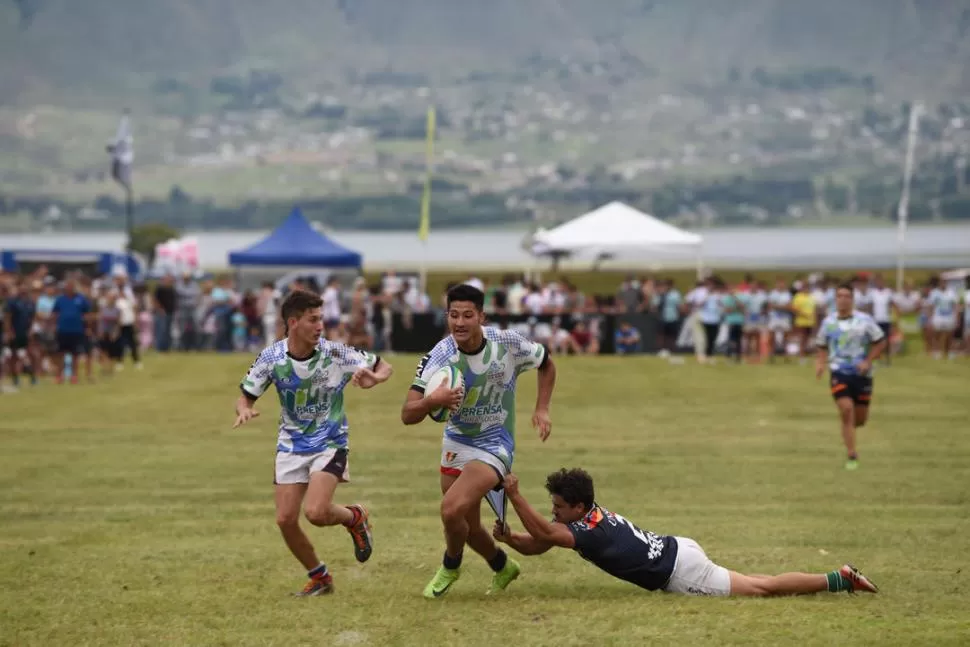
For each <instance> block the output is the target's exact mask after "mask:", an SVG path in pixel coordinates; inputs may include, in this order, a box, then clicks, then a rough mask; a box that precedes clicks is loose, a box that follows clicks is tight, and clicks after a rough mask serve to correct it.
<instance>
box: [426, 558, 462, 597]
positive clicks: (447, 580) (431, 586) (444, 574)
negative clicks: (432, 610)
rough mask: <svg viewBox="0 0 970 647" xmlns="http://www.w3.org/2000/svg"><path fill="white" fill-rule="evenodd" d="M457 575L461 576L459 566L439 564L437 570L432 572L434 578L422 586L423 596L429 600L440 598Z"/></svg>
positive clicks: (456, 579) (455, 579)
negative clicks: (448, 566)
mask: <svg viewBox="0 0 970 647" xmlns="http://www.w3.org/2000/svg"><path fill="white" fill-rule="evenodd" d="M459 577H461V569H460V568H445V567H444V566H440V567H439V568H438V572H437V573H435V574H434V578H432V580H431V581H430V582H428V585H427V586H426V587H424V597H426V598H428V599H429V600H434V599H436V598H440V597H441V596H443V595H444V594H445V593H447V592H448V589H450V588H451V585H452V584H454V583H455V582H457V581H458V578H459Z"/></svg>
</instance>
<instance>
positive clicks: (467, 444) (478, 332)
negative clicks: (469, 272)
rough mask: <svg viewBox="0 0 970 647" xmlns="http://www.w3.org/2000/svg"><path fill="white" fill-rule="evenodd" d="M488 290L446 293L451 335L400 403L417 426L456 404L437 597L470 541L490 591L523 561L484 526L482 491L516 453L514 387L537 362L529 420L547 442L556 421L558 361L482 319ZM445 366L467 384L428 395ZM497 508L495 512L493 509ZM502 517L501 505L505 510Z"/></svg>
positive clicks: (493, 486)
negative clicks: (552, 414) (552, 408)
mask: <svg viewBox="0 0 970 647" xmlns="http://www.w3.org/2000/svg"><path fill="white" fill-rule="evenodd" d="M484 303H485V295H484V294H483V293H482V291H481V290H479V289H477V288H475V287H473V286H471V285H459V286H457V287H454V288H452V289H451V290H450V291H449V292H448V330H449V331H450V333H451V334H449V335H448V336H447V337H445V338H444V339H443V340H441V341H440V342H438V343H437V344H436V345H435V347H434V348H432V349H431V352H430V353H428V354H427V355H425V356H424V358H423V359H422V360H421V362H420V364H418V369H417V372H416V374H415V377H414V381H413V382H412V384H411V388H410V390H409V391H408V394H407V399H406V401H405V403H404V406H403V408H402V409H401V421H402V422H403V423H404V424H406V425H414V424H417V423H419V422H421V421H422V420H424V418H425V416H427V415H428V414H429V413H430V412H431V411H433V410H435V409H438V408H440V407H448V408H450V409H452V410H453V411H454V413H452V414H451V417H450V418H449V419H448V421H447V422H446V423H445V428H444V438H443V439H442V447H441V467H440V471H441V492H442V495H443V496H442V499H441V522H442V524H443V525H444V528H445V544H446V547H445V554H444V558H443V559H442V564H441V567H440V568H439V569H438V571H437V572H436V573H435V576H434V578H432V580H431V581H430V582H428V585H427V586H426V587H425V588H424V596H425V597H426V598H429V599H435V598H439V597H441V596H442V595H444V594H445V593H447V592H448V590H449V589H450V588H451V586H452V585H453V584H454V583H455V582H456V581H458V577H459V576H460V575H461V563H462V556H463V553H464V549H465V546H466V545H468V546H469V547H471V549H472V550H474V551H475V552H476V553H478V554H479V555H481V556H482V557H483V558H484V559H485V561H486V562H488V565H489V567H490V568H491V569H492V571H494V573H495V574H494V575H493V576H492V584H491V587H490V589H489V592H490V593H491V592H496V591H500V590H503V589H505V588H506V587H507V586H508V585H509V584H510V583H511V582H512V581H513V580H514V579H515V578H517V577H518V576H519V565H518V564H517V563H516V562H515V560H513V559H509V558H507V556H506V554H505V552H504V551H502V550H500V549H499V548H498V547H497V546H496V545H495V542H494V541H492V538H491V537H490V536H489V534H488V530H486V529H485V528H484V527H483V526H482V520H481V507H482V498H484V497H485V496H486V495H487V494H488V493H489V492H490V491H492V490H500V489H501V487H502V479H503V478H505V475H506V474H508V473H509V470H511V468H512V459H513V456H514V454H515V393H516V384H517V380H518V377H519V375H521V374H522V373H524V372H526V371H528V370H531V369H536V370H537V372H538V374H539V375H538V385H537V394H536V407H535V412H534V413H533V414H532V425H533V426H534V427H535V428H536V429H537V431H538V432H539V438H541V439H542V440H543V441H545V440H546V438H548V437H549V433H550V431H551V430H552V421H551V420H550V418H549V403H550V401H551V400H552V391H553V387H554V386H555V383H556V368H555V365H554V364H553V363H552V358H550V357H549V353H548V351H547V350H546V349H545V347H543V346H542V345H541V344H537V343H535V342H532V341H529V340H528V339H526V338H524V337H522V335H520V334H519V333H517V332H513V331H511V330H500V329H498V328H493V327H490V326H483V324H484V322H485V313H484V310H483V307H484ZM445 366H454V367H456V368H457V369H458V370H459V371H460V372H461V374H462V379H463V381H464V387H465V388H464V391H462V389H461V388H455V389H449V388H448V387H447V386H442V387H440V388H438V389H436V390H435V391H434V392H433V393H429V394H428V397H425V387H426V386H427V384H428V381H429V380H430V379H431V376H432V375H434V374H435V372H437V371H438V370H439V369H441V368H442V367H445ZM496 512H498V511H496ZM500 518H503V519H504V512H502V513H500Z"/></svg>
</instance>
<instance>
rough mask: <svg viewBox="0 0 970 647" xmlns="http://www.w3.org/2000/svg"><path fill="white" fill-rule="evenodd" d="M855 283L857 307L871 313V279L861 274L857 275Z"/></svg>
mask: <svg viewBox="0 0 970 647" xmlns="http://www.w3.org/2000/svg"><path fill="white" fill-rule="evenodd" d="M854 283H855V294H854V295H853V302H854V303H855V309H856V310H859V311H861V312H864V313H866V314H868V315H871V314H872V291H870V290H869V281H868V280H867V279H866V278H865V277H862V276H859V277H856V279H855V281H854Z"/></svg>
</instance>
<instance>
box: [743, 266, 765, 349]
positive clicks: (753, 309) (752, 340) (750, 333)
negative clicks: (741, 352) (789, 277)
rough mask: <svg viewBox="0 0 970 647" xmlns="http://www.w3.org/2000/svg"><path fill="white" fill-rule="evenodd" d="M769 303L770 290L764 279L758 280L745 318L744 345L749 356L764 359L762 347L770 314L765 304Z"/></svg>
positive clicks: (749, 300) (750, 297)
mask: <svg viewBox="0 0 970 647" xmlns="http://www.w3.org/2000/svg"><path fill="white" fill-rule="evenodd" d="M767 303H768V290H767V287H766V286H765V283H764V281H758V282H757V283H756V284H755V286H754V290H752V291H751V294H750V296H749V298H748V304H747V308H746V310H745V320H744V340H745V341H744V345H745V349H746V353H747V355H748V357H749V358H751V357H753V358H758V359H760V360H761V361H764V360H765V359H766V358H765V357H764V356H762V348H763V347H764V346H765V344H764V337H765V335H766V333H767V330H768V315H767V312H766V310H765V305H766V304H767Z"/></svg>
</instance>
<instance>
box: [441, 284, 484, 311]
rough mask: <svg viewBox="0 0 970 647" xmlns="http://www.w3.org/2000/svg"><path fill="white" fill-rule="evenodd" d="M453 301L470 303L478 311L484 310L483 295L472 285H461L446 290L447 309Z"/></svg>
mask: <svg viewBox="0 0 970 647" xmlns="http://www.w3.org/2000/svg"><path fill="white" fill-rule="evenodd" d="M455 301H470V302H472V303H474V304H475V308H476V309H477V310H478V311H482V310H484V309H485V293H484V292H482V291H481V290H479V289H478V288H476V287H475V286H474V285H468V284H467V283H462V284H461V285H456V286H455V287H453V288H451V289H450V290H448V307H449V308H450V307H451V304H452V303H454V302H455Z"/></svg>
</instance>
